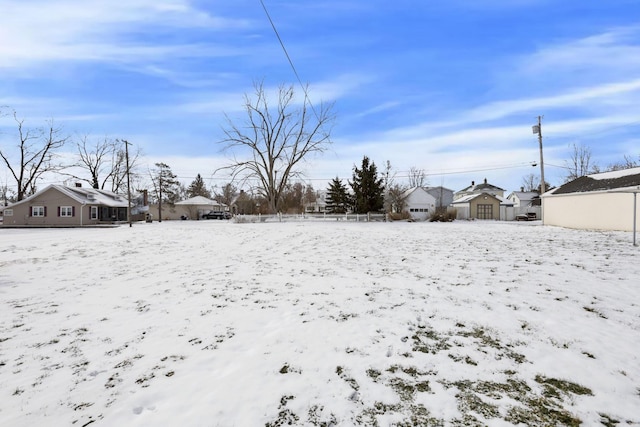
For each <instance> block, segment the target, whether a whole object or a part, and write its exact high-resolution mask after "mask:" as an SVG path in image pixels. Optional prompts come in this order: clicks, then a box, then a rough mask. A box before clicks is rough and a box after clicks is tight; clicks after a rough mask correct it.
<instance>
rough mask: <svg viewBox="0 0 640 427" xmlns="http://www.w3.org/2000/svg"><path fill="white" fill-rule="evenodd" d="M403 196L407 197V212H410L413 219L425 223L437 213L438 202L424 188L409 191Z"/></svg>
mask: <svg viewBox="0 0 640 427" xmlns="http://www.w3.org/2000/svg"><path fill="white" fill-rule="evenodd" d="M403 196H404V197H405V205H406V207H405V211H407V212H409V215H411V218H413V219H415V220H418V221H424V220H426V219H428V218H429V217H430V216H431V214H432V213H433V212H435V209H436V206H437V204H436V203H437V201H436V198H435V197H433V196H432V195H431V194H429V192H427V190H426V189H424V188H422V187H414V188H411V189H409V190H407V191H406V192H405V193H404V194H403Z"/></svg>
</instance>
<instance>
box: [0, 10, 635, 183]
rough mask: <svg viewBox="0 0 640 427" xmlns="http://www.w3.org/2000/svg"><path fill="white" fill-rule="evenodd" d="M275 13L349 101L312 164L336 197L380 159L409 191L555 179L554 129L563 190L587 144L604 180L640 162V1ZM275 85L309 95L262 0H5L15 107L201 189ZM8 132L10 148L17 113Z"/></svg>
mask: <svg viewBox="0 0 640 427" xmlns="http://www.w3.org/2000/svg"><path fill="white" fill-rule="evenodd" d="M264 3H265V5H266V6H267V8H268V10H269V13H270V15H271V17H272V19H273V21H274V23H275V25H276V27H277V29H278V31H279V33H280V36H281V37H282V39H283V41H284V44H285V46H286V48H287V50H288V52H289V54H290V56H291V58H292V60H293V63H294V65H295V67H296V69H297V72H298V74H299V76H300V78H301V80H302V81H303V82H304V83H308V84H309V88H310V92H309V94H310V97H311V100H312V102H313V103H317V104H319V103H320V102H321V101H324V102H334V103H335V113H336V115H337V119H336V122H335V125H334V127H333V132H332V135H333V137H332V139H333V144H332V146H331V147H330V149H329V151H327V152H326V153H324V154H323V155H321V156H316V157H313V158H311V159H309V160H308V162H307V163H306V164H305V165H304V170H305V173H306V177H307V179H308V182H309V183H312V184H313V185H314V187H316V188H318V189H320V188H325V187H326V182H327V181H329V180H330V179H332V178H333V177H336V176H338V177H340V178H343V179H345V180H346V179H349V178H350V177H351V171H352V167H353V165H354V164H360V162H361V160H362V157H363V156H364V155H367V156H369V157H370V158H371V159H372V160H373V161H374V162H376V164H377V165H378V166H379V167H382V165H383V164H384V163H385V162H386V161H387V160H388V161H390V162H391V164H392V166H393V167H394V169H395V170H396V172H397V178H396V180H397V181H398V182H402V181H403V179H404V178H403V176H405V175H406V171H408V170H409V169H410V168H411V167H415V168H419V169H424V170H425V172H426V173H427V174H428V175H429V181H430V184H431V185H440V184H443V185H444V186H446V187H449V188H451V189H453V190H459V189H461V188H463V187H465V186H467V185H468V184H469V183H470V182H471V181H472V180H475V181H480V180H482V179H484V178H487V179H488V180H489V182H491V183H493V184H495V185H498V186H500V187H502V188H504V189H506V190H508V191H511V190H517V189H519V187H520V185H521V181H522V177H523V176H524V175H527V174H529V173H536V174H539V171H540V170H539V166H538V167H532V166H531V164H532V163H533V162H539V151H538V142H537V137H536V135H533V133H532V131H531V126H532V125H533V124H535V123H536V117H537V116H538V115H543V116H544V119H543V134H544V136H545V138H544V155H545V163H546V164H547V166H546V168H545V176H546V178H547V181H549V182H550V183H551V184H553V185H558V184H561V183H562V182H563V177H564V176H565V175H566V171H565V170H564V169H562V168H561V167H559V166H563V165H565V160H568V159H569V156H570V147H569V146H570V144H574V143H575V144H583V145H585V146H588V147H590V148H591V150H592V152H593V155H592V159H593V160H594V161H596V162H597V163H598V164H600V165H601V166H607V165H608V164H610V163H611V162H614V161H618V160H622V158H623V156H625V155H630V156H633V157H634V158H637V157H638V155H640V3H639V2H638V1H637V0H609V1H602V0H598V1H595V0H585V1H564V2H558V1H552V0H449V1H447V2H419V1H408V0H396V1H394V2H388V1H379V0H368V1H362V0H358V1H355V0H340V1H337V0H335V1H334V0H316V1H313V2H308V1H304V0H298V1H294V0H287V1H275V0H264ZM258 80H264V84H265V85H266V86H267V87H270V88H271V87H273V88H275V87H277V86H278V85H280V84H283V83H284V84H289V83H295V84H297V80H296V77H295V75H294V74H293V71H292V70H291V67H290V66H289V63H288V61H287V59H286V57H285V55H284V53H283V51H282V49H281V47H280V44H279V42H278V40H277V38H276V36H275V34H274V32H273V30H272V28H271V25H270V23H269V21H268V19H267V17H266V15H265V12H264V10H263V9H262V5H261V4H260V1H259V0H234V1H232V2H230V1H228V0H227V1H217V0H214V1H189V0H168V1H161V0H153V1H152V0H129V1H126V2H114V1H107V0H84V1H82V2H78V1H72V0H67V1H61V0H29V1H25V0H20V1H7V0H0V105H2V106H8V108H9V110H11V109H14V110H16V111H17V113H18V115H19V117H22V118H24V119H25V124H27V125H30V126H39V125H42V124H44V122H45V120H47V119H50V118H53V119H55V121H56V122H57V123H59V124H61V125H62V126H63V127H64V130H65V131H66V132H67V133H69V134H70V135H72V136H74V137H75V136H78V135H85V134H89V135H90V136H91V137H95V138H103V137H104V136H109V137H113V138H125V139H128V140H129V141H131V142H133V143H135V144H137V145H138V146H139V147H140V148H141V149H142V151H143V153H144V159H143V160H144V161H143V167H146V165H147V164H148V165H153V163H155V162H158V161H162V162H165V163H167V164H169V166H171V167H172V169H173V171H174V172H175V173H176V174H177V175H178V176H179V177H181V178H182V180H183V181H184V182H185V183H186V184H188V183H189V182H190V181H191V180H192V179H193V177H194V176H195V175H196V174H197V173H200V174H201V175H202V176H203V177H205V178H206V179H207V180H208V182H209V183H210V184H212V185H213V184H220V183H222V182H226V181H227V180H228V179H227V177H225V176H224V175H221V174H218V175H212V174H213V172H214V170H216V169H217V168H218V167H220V166H223V165H225V164H226V162H227V160H226V155H225V154H224V153H222V152H221V148H222V147H221V145H219V144H217V143H216V142H217V141H219V140H220V139H221V138H222V134H221V126H223V125H224V123H225V119H224V114H225V113H227V114H228V115H229V116H231V117H238V114H241V108H242V102H243V96H244V94H245V93H250V92H251V91H252V84H253V82H254V81H258ZM6 111H7V109H5V112H6ZM0 131H1V132H2V133H1V134H0V144H2V148H3V149H5V150H7V149H9V148H10V147H11V146H12V145H14V144H15V122H13V119H12V118H11V117H4V118H2V119H0ZM71 148H72V147H71V146H69V149H70V150H71ZM0 180H3V181H6V180H7V172H6V171H5V170H4V169H3V168H2V167H0ZM9 184H11V182H10V181H9Z"/></svg>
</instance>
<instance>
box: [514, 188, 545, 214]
mask: <svg viewBox="0 0 640 427" xmlns="http://www.w3.org/2000/svg"><path fill="white" fill-rule="evenodd" d="M507 200H509V201H510V202H512V203H513V210H514V214H515V215H516V216H517V215H521V214H529V213H535V214H536V218H537V219H540V218H541V216H542V209H541V204H540V194H538V192H537V191H524V188H521V189H520V191H513V192H512V193H511V194H509V195H508V196H507Z"/></svg>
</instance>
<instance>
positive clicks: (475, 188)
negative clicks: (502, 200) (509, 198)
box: [453, 178, 504, 201]
mask: <svg viewBox="0 0 640 427" xmlns="http://www.w3.org/2000/svg"><path fill="white" fill-rule="evenodd" d="M482 193H486V194H491V195H493V196H499V197H504V190H503V189H502V188H500V187H496V186H495V185H493V184H489V183H488V182H487V178H485V179H484V182H483V183H480V184H476V182H475V181H471V185H470V186H468V187H466V188H463V189H462V190H460V191H456V193H455V194H454V195H453V200H454V201H455V200H456V199H460V198H462V197H465V196H469V195H471V194H482Z"/></svg>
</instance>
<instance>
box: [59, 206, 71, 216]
mask: <svg viewBox="0 0 640 427" xmlns="http://www.w3.org/2000/svg"><path fill="white" fill-rule="evenodd" d="M60 216H73V206H60Z"/></svg>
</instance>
